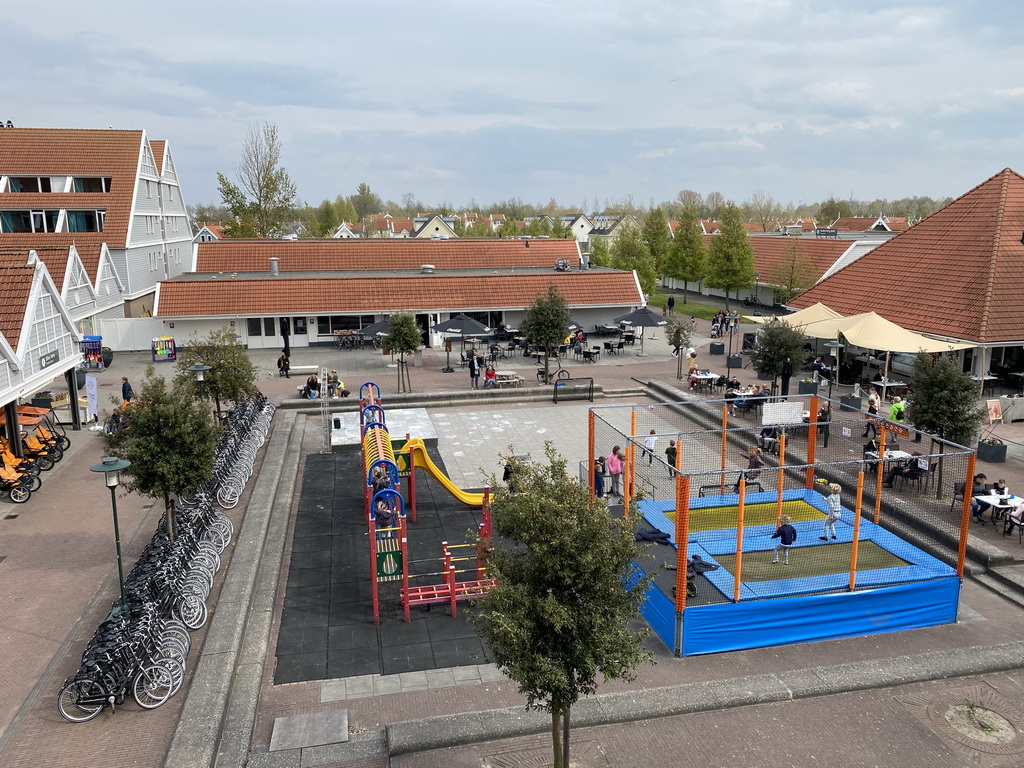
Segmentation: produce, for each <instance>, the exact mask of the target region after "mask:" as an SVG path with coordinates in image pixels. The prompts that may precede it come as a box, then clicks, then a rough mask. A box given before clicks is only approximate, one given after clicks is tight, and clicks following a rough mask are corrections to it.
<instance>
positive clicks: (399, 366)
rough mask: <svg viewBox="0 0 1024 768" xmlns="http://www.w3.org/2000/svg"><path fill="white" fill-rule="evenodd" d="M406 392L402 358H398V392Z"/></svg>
mask: <svg viewBox="0 0 1024 768" xmlns="http://www.w3.org/2000/svg"><path fill="white" fill-rule="evenodd" d="M404 391H405V390H404V389H402V358H401V357H399V358H398V392H399V393H402V392H404Z"/></svg>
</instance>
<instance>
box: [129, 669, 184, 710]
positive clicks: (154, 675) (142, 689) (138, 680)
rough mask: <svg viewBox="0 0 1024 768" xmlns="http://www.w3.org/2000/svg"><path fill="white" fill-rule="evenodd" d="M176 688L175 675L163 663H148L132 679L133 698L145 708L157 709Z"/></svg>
mask: <svg viewBox="0 0 1024 768" xmlns="http://www.w3.org/2000/svg"><path fill="white" fill-rule="evenodd" d="M172 690H175V687H174V675H172V674H171V671H170V670H169V669H167V667H165V666H163V665H162V664H146V665H144V666H143V667H142V669H140V670H139V674H137V675H136V676H135V680H134V681H132V698H133V699H135V703H136V704H138V705H139V706H140V707H142V708H143V709H156V708H157V707H159V706H160V705H161V704H163V703H164V702H165V701H167V699H169V698H170V696H171V691H172Z"/></svg>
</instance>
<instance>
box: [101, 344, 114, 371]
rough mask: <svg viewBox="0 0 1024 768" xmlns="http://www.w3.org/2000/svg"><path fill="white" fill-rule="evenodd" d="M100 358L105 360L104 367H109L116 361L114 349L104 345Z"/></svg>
mask: <svg viewBox="0 0 1024 768" xmlns="http://www.w3.org/2000/svg"><path fill="white" fill-rule="evenodd" d="M100 360H102V361H103V367H104V368H109V367H110V364H111V363H112V362H113V361H114V350H112V349H111V348H110V347H103V348H102V349H101V350H100Z"/></svg>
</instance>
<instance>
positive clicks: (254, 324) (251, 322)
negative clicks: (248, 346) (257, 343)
mask: <svg viewBox="0 0 1024 768" xmlns="http://www.w3.org/2000/svg"><path fill="white" fill-rule="evenodd" d="M246 324H247V325H248V326H249V335H250V336H262V335H263V324H262V323H261V322H260V319H259V318H258V317H250V318H249V319H248V320H246Z"/></svg>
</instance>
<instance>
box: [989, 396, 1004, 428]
mask: <svg viewBox="0 0 1024 768" xmlns="http://www.w3.org/2000/svg"><path fill="white" fill-rule="evenodd" d="M985 406H986V407H987V408H988V423H989V424H1002V423H1003V405H1002V403H1000V402H999V401H998V400H986V401H985Z"/></svg>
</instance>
